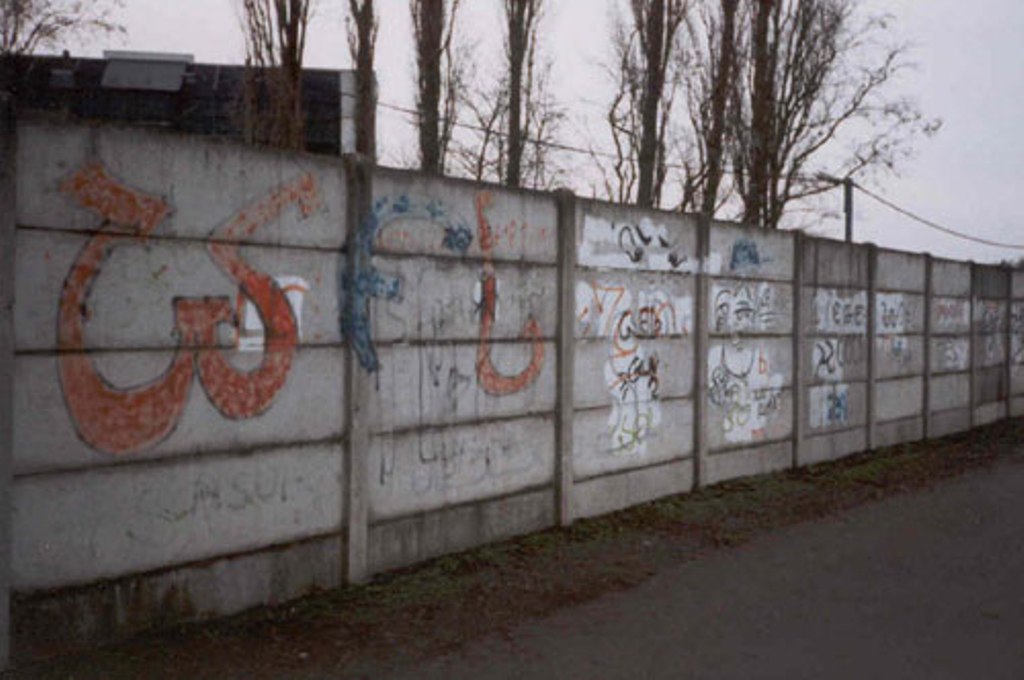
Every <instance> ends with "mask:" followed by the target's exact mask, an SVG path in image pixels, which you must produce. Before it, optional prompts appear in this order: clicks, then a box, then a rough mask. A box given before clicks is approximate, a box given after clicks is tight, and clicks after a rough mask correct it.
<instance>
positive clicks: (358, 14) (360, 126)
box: [345, 0, 379, 158]
mask: <svg viewBox="0 0 1024 680" xmlns="http://www.w3.org/2000/svg"><path fill="white" fill-rule="evenodd" d="M348 6H349V15H348V17H347V18H346V20H345V30H346V33H347V36H348V51H349V56H350V57H351V59H352V62H353V63H354V64H355V67H356V96H357V97H358V99H357V101H356V152H358V153H361V154H365V155H366V156H369V157H370V158H374V157H375V156H376V146H377V97H376V91H375V89H376V88H375V83H374V77H373V58H374V50H375V48H376V45H377V29H378V27H379V24H378V21H377V16H376V14H375V13H374V9H373V0H348Z"/></svg>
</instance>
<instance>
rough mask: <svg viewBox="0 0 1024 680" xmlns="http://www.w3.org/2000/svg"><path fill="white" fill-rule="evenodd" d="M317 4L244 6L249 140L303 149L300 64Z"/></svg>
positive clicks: (245, 0)
mask: <svg viewBox="0 0 1024 680" xmlns="http://www.w3.org/2000/svg"><path fill="white" fill-rule="evenodd" d="M314 2H315V0H241V3H242V29H243V32H244V35H245V52H246V59H245V63H246V67H247V74H246V87H245V90H246V92H245V102H244V106H245V115H246V137H247V138H248V140H249V141H250V142H253V143H259V144H269V145H272V146H278V147H282V148H288V149H301V148H302V147H303V144H304V141H305V125H304V122H305V117H304V112H303V110H302V59H303V55H304V53H305V49H306V30H307V28H308V26H309V17H310V12H311V10H312V5H313V4H314Z"/></svg>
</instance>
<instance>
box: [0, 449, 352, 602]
mask: <svg viewBox="0 0 1024 680" xmlns="http://www.w3.org/2000/svg"><path fill="white" fill-rule="evenodd" d="M341 488H342V485H341V452H340V450H339V447H338V446H309V447H303V448H288V449H278V450H270V451H266V452H262V453H255V454H252V455H249V456H242V457H233V456H229V457H211V458H210V459H209V460H201V461H185V462H181V461H174V462H169V463H155V464H150V465H128V466H114V467H109V468H99V469H95V470H90V471H88V472H76V473H70V474H50V475H41V476H33V477H23V478H19V479H17V480H16V482H15V486H14V499H13V500H14V551H13V561H12V562H13V568H12V572H13V577H12V578H13V583H14V586H15V588H17V589H18V590H20V591H32V590H39V589H45V588H54V587H57V586H68V585H82V584H87V583H90V582H92V581H95V580H98V579H105V578H113V577H117V576H121V575H124V574H128V573H132V572H143V571H149V570H153V569H159V568H166V567H168V566H171V565H175V564H185V563H188V562H193V561H197V560H202V559H208V558H211V557H216V556H218V555H222V554H230V553H237V552H242V551H246V550H253V549H255V548H259V547H261V546H266V545H271V544H280V543H288V542H291V541H296V540H300V539H303V538H308V537H310V536H315V535H319V534H325V533H329V532H332V531H338V530H339V528H340V526H341V514H340V513H341V507H342V499H341V498H340V490H341ZM197 606H200V607H201V608H206V605H205V604H199V605H197Z"/></svg>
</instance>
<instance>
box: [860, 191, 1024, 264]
mask: <svg viewBox="0 0 1024 680" xmlns="http://www.w3.org/2000/svg"><path fill="white" fill-rule="evenodd" d="M853 186H854V188H855V189H857V190H858V191H860V192H861V193H863V194H865V195H867V196H869V197H870V198H873V199H875V200H876V201H878V202H879V203H881V204H882V205H884V206H885V207H887V208H889V209H890V210H895V211H896V212H898V213H899V214H901V215H903V216H905V217H909V218H910V219H912V220H914V221H915V222H919V223H921V224H923V225H924V226H926V227H930V228H932V229H936V230H938V231H941V232H943V233H945V234H949V235H950V236H955V237H956V238H961V239H964V240H965V241H973V242H974V243H981V244H982V245H986V246H995V247H996V248H1011V249H1013V250H1024V245H1019V244H1016V243H1003V242H1001V241H992V240H990V239H986V238H981V237H979V236H971V235H970V234H965V233H963V232H961V231H957V230H955V229H950V228H949V227H944V226H942V225H941V224H938V223H936V222H933V221H931V220H929V219H925V218H924V217H921V216H920V215H917V214H915V213H913V212H911V211H909V210H907V209H906V208H902V207H900V206H898V205H896V204H895V203H893V202H892V201H890V200H888V199H886V198H883V197H882V196H879V195H878V194H876V193H874V192H873V191H869V190H868V189H865V188H864V187H862V186H861V185H859V184H857V183H854V185H853Z"/></svg>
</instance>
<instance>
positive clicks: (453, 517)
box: [368, 490, 555, 572]
mask: <svg viewBox="0 0 1024 680" xmlns="http://www.w3.org/2000/svg"><path fill="white" fill-rule="evenodd" d="M552 496H553V494H552V492H551V491H550V490H539V491H533V492H530V493H524V494H519V495H516V496H507V497H502V498H498V499H494V500H487V501H482V502H479V503H473V504H469V505H457V506H454V507H450V508H442V509H440V510H438V511H437V512H429V513H426V514H420V515H413V516H411V517H405V518H403V519H399V520H394V521H390V522H383V523H380V524H376V525H373V526H371V527H370V530H369V539H368V550H369V555H368V560H369V568H370V570H371V571H373V572H379V571H384V570H387V569H397V568H398V567H403V566H405V565H407V564H413V563H416V562H422V561H423V560H428V559H430V558H432V557H437V556H438V555H444V554H448V553H454V552H459V551H462V550H467V549H469V548H472V547H473V546H477V545H482V544H484V543H491V542H494V541H500V540H503V539H506V538H511V537H512V536H517V535H519V534H525V533H529V532H531V531H540V530H541V529H546V528H548V527H550V526H551V525H552V524H554V521H555V519H554V507H555V504H554V499H553V497H552Z"/></svg>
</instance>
